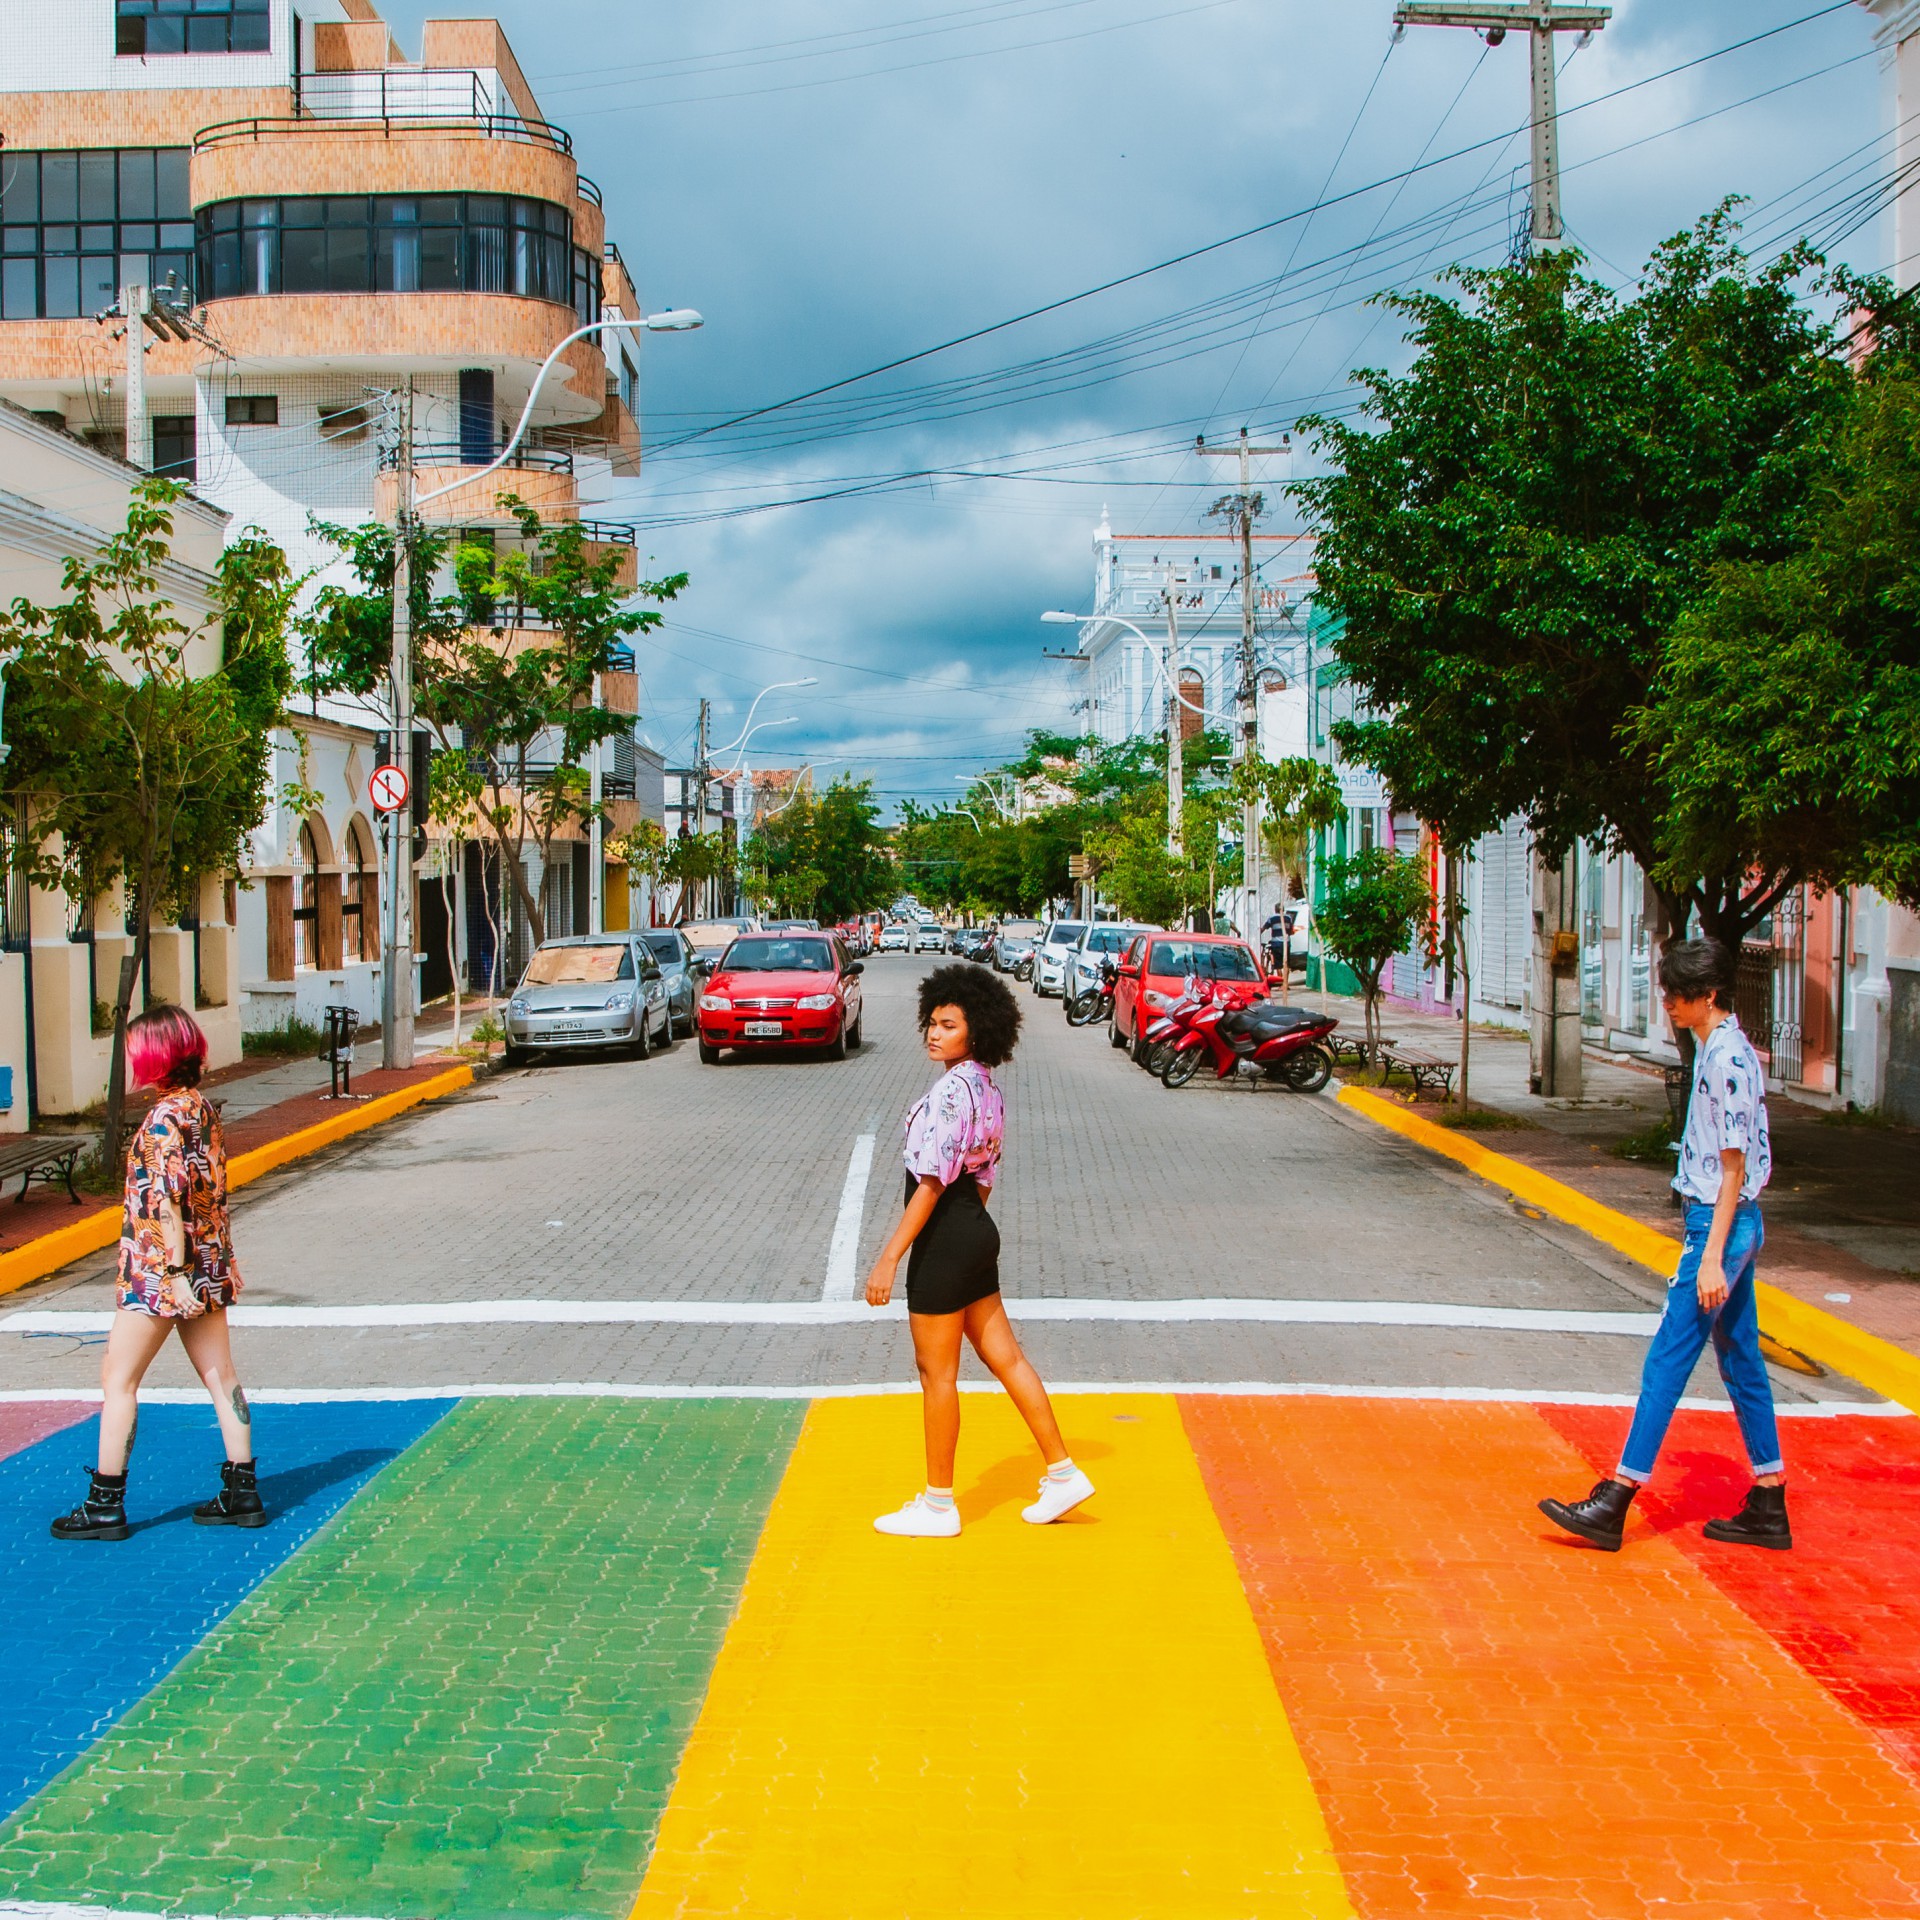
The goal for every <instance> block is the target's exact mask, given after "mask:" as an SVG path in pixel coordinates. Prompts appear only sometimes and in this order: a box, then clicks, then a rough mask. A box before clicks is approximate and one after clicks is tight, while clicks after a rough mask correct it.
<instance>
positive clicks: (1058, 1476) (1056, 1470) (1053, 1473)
mask: <svg viewBox="0 0 1920 1920" xmlns="http://www.w3.org/2000/svg"><path fill="white" fill-rule="evenodd" d="M1077 1471H1078V1469H1077V1468H1076V1467H1075V1466H1074V1464H1073V1462H1072V1460H1071V1459H1068V1460H1056V1461H1055V1462H1054V1463H1053V1465H1052V1466H1050V1467H1049V1468H1048V1469H1047V1478H1048V1479H1049V1480H1071V1479H1072V1478H1073V1476H1074V1474H1075V1473H1076V1472H1077Z"/></svg>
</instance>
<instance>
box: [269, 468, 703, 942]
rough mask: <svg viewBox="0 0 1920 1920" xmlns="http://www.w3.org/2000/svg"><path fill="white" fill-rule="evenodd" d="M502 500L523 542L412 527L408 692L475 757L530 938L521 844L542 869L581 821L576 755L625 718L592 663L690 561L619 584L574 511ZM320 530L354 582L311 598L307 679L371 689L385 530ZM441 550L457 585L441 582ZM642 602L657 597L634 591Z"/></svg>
mask: <svg viewBox="0 0 1920 1920" xmlns="http://www.w3.org/2000/svg"><path fill="white" fill-rule="evenodd" d="M501 504H502V506H504V507H505V508H506V509H507V510H508V511H509V512H510V513H512V515H513V517H514V519H515V521H516V522H517V523H518V526H519V532H520V537H521V540H522V541H523V542H524V546H523V547H521V548H513V549H508V550H505V551H501V552H496V551H495V549H494V548H492V547H489V546H484V545H482V544H480V543H479V542H477V541H466V542H463V543H461V544H459V545H457V546H455V545H453V544H452V541H451V539H450V537H449V536H448V535H446V534H443V533H436V532H432V531H429V530H426V529H416V530H414V531H413V532H412V533H411V534H410V535H409V539H410V543H411V544H410V546H409V551H408V558H409V568H410V571H409V583H410V587H411V592H412V607H411V611H412V615H413V640H414V699H415V705H416V708H417V711H418V713H419V715H420V717H421V719H422V720H423V721H424V722H425V723H426V724H427V725H429V726H430V727H432V728H433V729H434V730H435V731H436V732H437V733H438V735H439V737H440V739H441V741H442V743H443V744H444V745H446V746H449V747H451V746H458V747H459V748H461V749H462V750H463V751H464V752H465V753H466V754H467V755H468V756H469V757H470V758H471V759H472V761H473V763H474V765H475V767H476V768H477V770H478V773H479V779H480V788H481V792H480V796H479V799H478V801H477V803H476V804H475V806H474V818H475V820H476V823H477V825H478V826H480V827H481V828H482V829H484V831H485V832H486V833H487V834H488V835H489V836H490V838H491V839H492V841H493V843H494V847H495V850H496V852H497V854H498V856H499V859H500V864H501V868H502V870H503V872H504V873H505V874H506V876H507V883H508V884H509V885H510V886H511V887H512V888H513V890H514V894H515V897H516V898H517V899H518V900H519V902H520V906H521V910H522V911H523V912H524V913H525V915H526V918H527V924H528V926H529V928H530V929H531V930H532V933H533V938H534V940H535V942H536V943H538V942H539V941H541V940H544V939H545V938H546V916H545V914H544V913H543V911H542V909H541V904H540V900H539V898H538V896H537V895H536V893H535V891H534V889H533V887H532V885H531V884H530V882H529V881H528V878H527V862H526V853H527V849H528V848H529V846H531V847H532V848H534V849H535V850H536V851H537V852H538V854H539V856H540V861H541V865H542V869H543V870H545V868H546V867H547V866H549V865H550V863H551V860H552V855H553V847H554V843H555V842H556V840H557V839H558V838H559V837H560V836H561V835H562V834H563V833H564V832H566V831H568V830H569V829H570V828H573V827H578V826H583V825H585V824H586V823H587V821H588V820H589V819H590V817H591V812H592V809H591V803H590V800H589V797H588V796H589V780H588V776H587V773H586V770H585V767H584V765H583V762H584V760H585V758H586V756H587V754H588V752H589V751H590V749H591V748H592V747H593V746H594V745H595V744H596V743H597V742H600V741H603V740H610V739H612V738H613V737H614V736H615V735H616V734H619V733H622V732H624V731H625V730H626V729H627V728H628V727H630V726H631V725H632V717H631V716H630V715H626V714H621V713H617V712H615V711H614V710H613V709H612V708H611V707H609V706H608V705H606V703H605V702H604V701H603V700H600V699H597V698H596V697H595V692H594V683H595V680H596V677H597V676H599V675H602V674H606V673H609V672H611V671H613V670H614V667H615V661H616V650H617V649H619V648H621V647H623V646H624V645H625V644H626V642H627V641H628V640H629V639H631V638H632V636H633V635H635V634H639V633H645V632H649V631H651V630H652V629H653V628H654V627H657V626H658V625H659V624H660V621H661V619H662V618H663V617H664V616H663V615H662V614H661V613H660V612H659V611H658V605H659V604H660V603H664V602H665V601H668V600H671V599H672V598H673V597H674V596H675V595H676V594H677V593H679V591H680V590H681V588H682V587H684V586H685V585H686V575H685V574H675V575H672V576H670V577H667V578H664V579H660V580H649V581H643V582H642V583H641V584H640V585H639V587H637V588H633V589H629V588H625V587H623V586H621V585H620V583H619V578H618V576H619V569H620V562H619V558H618V556H616V555H613V554H607V555H603V556H602V557H601V558H599V559H595V558H593V557H592V555H591V554H590V553H589V551H588V541H587V538H586V535H585V534H584V533H583V532H582V530H581V529H580V527H579V526H578V525H577V524H576V523H574V522H572V521H557V522H553V523H551V524H549V523H547V522H545V521H543V520H542V519H541V517H540V515H539V514H538V513H537V512H536V511H535V510H534V509H533V508H531V507H529V506H528V505H527V504H526V503H525V502H524V501H522V500H519V499H516V498H515V497H513V496H512V495H504V496H502V500H501ZM316 531H317V532H319V533H321V534H322V535H323V536H325V537H326V538H328V539H329V540H331V541H332V542H333V544H334V545H335V546H337V547H338V548H339V549H340V551H341V553H342V554H343V556H344V557H345V558H346V560H347V561H348V564H349V568H350V571H351V572H352V574H353V576H354V583H355V584H354V585H353V586H351V587H348V586H339V585H336V586H331V587H329V588H327V589H326V590H324V591H323V592H322V593H321V594H320V595H319V596H317V598H316V601H315V606H314V609H313V612H312V614H311V615H310V616H309V618H308V620H307V622H306V623H305V633H306V637H307V642H308V651H309V659H310V667H309V674H310V678H311V681H312V683H313V684H314V685H315V686H316V687H318V688H320V689H322V690H328V689H338V690H342V691H347V692H352V693H359V694H363V695H367V694H372V693H374V692H376V691H377V689H378V687H379V685H380V683H381V680H382V678H383V677H384V675H385V673H386V671H387V667H388V663H389V661H390V659H391V653H392V627H393V580H394V573H395V559H396V549H395V544H394V536H393V534H392V532H391V531H390V530H389V529H387V528H382V527H355V528H340V527H328V526H325V525H317V526H316ZM449 557H450V559H451V566H452V571H453V577H454V583H455V591H453V592H451V593H449V592H445V591H441V590H439V588H438V587H437V586H436V582H437V581H438V580H439V579H440V577H441V574H442V570H443V568H444V566H445V564H446V563H447V562H448V560H449ZM639 600H651V601H653V602H655V603H656V604H655V605H654V606H640V605H636V604H633V603H634V602H635V601H639ZM481 615H485V616H486V618H485V620H482V619H481V618H480V616H481Z"/></svg>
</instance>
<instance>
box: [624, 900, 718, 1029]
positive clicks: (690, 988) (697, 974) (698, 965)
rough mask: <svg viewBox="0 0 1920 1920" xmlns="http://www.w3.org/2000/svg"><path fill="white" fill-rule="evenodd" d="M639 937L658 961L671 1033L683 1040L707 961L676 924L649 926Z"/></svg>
mask: <svg viewBox="0 0 1920 1920" xmlns="http://www.w3.org/2000/svg"><path fill="white" fill-rule="evenodd" d="M640 938H641V940H642V941H643V942H644V943H645V945H646V946H647V948H648V950H649V951H650V952H651V953H652V955H653V957H654V959H655V960H657V961H658V962H659V964H660V973H661V976H662V978H663V979H665V981H666V983H667V1011H668V1012H669V1013H670V1014H671V1015H672V1017H673V1034H674V1038H675V1039H676V1040H684V1039H686V1038H687V1036H688V1035H689V1034H691V1033H692V1032H693V1023H694V1011H695V1008H696V1007H697V1005H698V1004H699V1000H700V988H701V986H702V984H703V983H704V982H705V980H706V977H707V972H708V963H707V962H706V961H705V960H702V959H701V958H700V956H699V954H698V953H697V952H695V951H694V945H693V942H692V941H691V940H689V939H688V938H687V936H686V934H685V933H684V932H683V931H682V930H681V929H680V928H678V927H652V928H649V929H647V930H646V931H644V932H642V934H641V935H640Z"/></svg>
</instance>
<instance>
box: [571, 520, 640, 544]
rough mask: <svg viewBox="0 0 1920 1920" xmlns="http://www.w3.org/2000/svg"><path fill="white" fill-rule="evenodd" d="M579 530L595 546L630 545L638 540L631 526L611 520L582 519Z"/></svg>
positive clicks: (637, 542)
mask: <svg viewBox="0 0 1920 1920" xmlns="http://www.w3.org/2000/svg"><path fill="white" fill-rule="evenodd" d="M580 531H581V532H582V533H583V534H585V535H586V537H587V538H588V539H589V540H591V541H592V542H593V544H594V545H595V546H596V547H632V546H638V545H639V541H638V540H637V539H636V538H635V536H634V531H633V529H632V528H631V527H625V526H620V525H618V524H616V523H615V522H614V521H611V520H582V521H581V522H580Z"/></svg>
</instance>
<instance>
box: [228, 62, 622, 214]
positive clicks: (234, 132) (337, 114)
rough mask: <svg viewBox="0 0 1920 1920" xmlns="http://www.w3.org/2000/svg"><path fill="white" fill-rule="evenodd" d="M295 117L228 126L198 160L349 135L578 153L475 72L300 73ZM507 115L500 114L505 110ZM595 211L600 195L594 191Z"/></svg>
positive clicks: (563, 135) (564, 136) (566, 138)
mask: <svg viewBox="0 0 1920 1920" xmlns="http://www.w3.org/2000/svg"><path fill="white" fill-rule="evenodd" d="M293 102H294V111H293V113H292V114H291V115H280V116H265V115H262V116H257V117H255V118H252V119H247V120H223V121H221V122H220V123H219V124H218V125H216V126H211V127H202V128H201V129H200V131H199V132H198V133H196V134H195V135H194V136H193V145H194V151H195V152H197V153H198V152H205V151H206V150H207V149H208V148H210V147H220V146H228V145H231V144H233V143H234V142H236V141H258V140H274V139H287V138H294V137H298V138H306V137H310V136H312V135H314V134H329V133H344V134H349V135H353V136H357V137H360V138H364V137H365V136H366V135H367V134H368V133H369V132H370V131H372V130H375V129H378V131H379V132H380V134H381V135H382V137H383V138H388V139H391V138H392V137H394V136H395V135H404V134H413V133H418V134H428V135H433V134H448V133H454V134H472V135H477V136H479V137H480V138H482V139H487V140H514V141H518V142H520V143H521V144H523V145H526V146H538V147H551V148H552V149H553V150H554V151H555V152H556V153H564V154H571V153H572V152H573V140H572V137H571V136H570V135H569V134H568V133H567V132H566V131H565V129H564V128H561V127H556V126H553V125H551V124H550V123H549V122H547V121H545V120H530V119H528V118H527V117H526V116H525V115H524V114H521V113H517V112H515V111H514V110H513V108H512V106H511V103H510V102H508V101H507V95H506V89H505V88H504V87H503V86H499V85H492V86H490V85H489V84H488V76H487V75H485V74H483V73H481V72H480V71H478V70H477V69H475V68H471V67H444V68H443V67H415V68H408V69H396V70H394V71H391V72H388V71H374V72H371V73H303V74H300V75H298V76H296V78H295V80H294V83H293ZM503 105H504V108H505V110H504V111H503V110H502V108H503ZM595 204H596V205H598V204H599V201H598V189H597V188H596V189H595Z"/></svg>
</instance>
